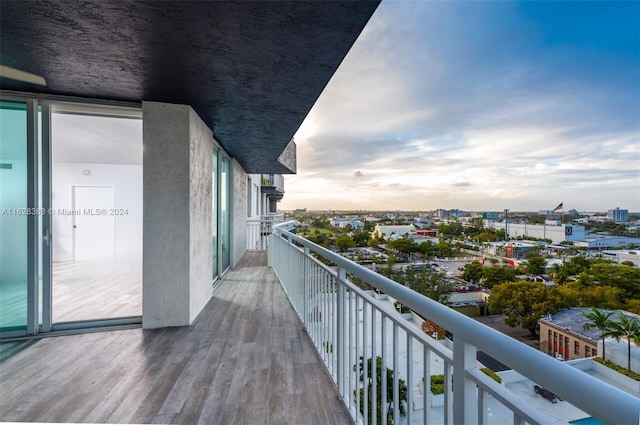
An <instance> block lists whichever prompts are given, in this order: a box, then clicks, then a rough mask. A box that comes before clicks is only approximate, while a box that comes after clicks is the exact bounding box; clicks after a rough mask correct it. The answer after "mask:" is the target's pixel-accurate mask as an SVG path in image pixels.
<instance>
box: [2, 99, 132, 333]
mask: <svg viewBox="0 0 640 425" xmlns="http://www.w3.org/2000/svg"><path fill="white" fill-rule="evenodd" d="M0 95H1V98H2V100H4V101H9V102H19V103H24V104H26V108H27V140H26V143H27V188H26V189H27V208H28V209H29V210H30V211H42V212H43V213H42V214H29V215H28V216H27V251H28V252H27V268H28V270H27V306H26V308H27V323H26V328H25V329H13V330H6V331H0V340H2V341H4V340H10V339H13V338H23V337H27V338H31V337H34V336H37V334H41V333H44V334H46V333H53V334H55V333H56V332H58V331H61V332H67V331H74V330H81V329H87V328H98V327H105V326H130V325H139V324H141V323H142V315H138V316H129V317H118V318H113V319H111V318H109V319H104V318H96V319H95V320H81V321H75V322H62V323H56V324H54V323H53V311H52V308H53V298H52V296H53V279H52V270H53V264H52V244H51V238H52V236H53V235H52V215H53V214H54V213H55V212H54V211H52V206H51V205H52V204H51V200H52V187H51V184H52V172H51V168H52V167H51V165H52V155H51V140H52V131H51V114H52V110H53V106H52V105H61V104H62V105H65V106H66V107H68V109H69V111H73V112H77V113H83V112H82V111H85V112H84V113H87V114H91V115H105V116H121V117H129V118H132V117H136V118H137V117H140V119H141V118H142V105H141V104H140V103H132V102H118V101H104V100H99V99H90V100H87V99H80V98H70V97H66V96H56V95H40V94H34V93H22V92H12V91H3V90H0ZM73 112H71V113H73ZM39 113H40V115H39ZM102 186H104V185H102ZM74 249H75V246H74ZM74 254H75V253H74ZM40 285H41V286H40Z"/></svg>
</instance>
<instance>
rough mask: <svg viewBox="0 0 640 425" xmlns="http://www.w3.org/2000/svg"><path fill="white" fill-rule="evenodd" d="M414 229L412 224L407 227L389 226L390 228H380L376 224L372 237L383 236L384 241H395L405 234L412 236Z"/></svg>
mask: <svg viewBox="0 0 640 425" xmlns="http://www.w3.org/2000/svg"><path fill="white" fill-rule="evenodd" d="M415 230H416V228H415V227H414V225H413V224H407V225H391V226H384V225H383V226H381V225H379V224H376V227H375V229H374V230H373V236H376V237H380V235H382V236H384V238H385V239H389V240H391V239H397V238H399V237H402V236H403V235H406V234H409V235H411V234H413V232H415Z"/></svg>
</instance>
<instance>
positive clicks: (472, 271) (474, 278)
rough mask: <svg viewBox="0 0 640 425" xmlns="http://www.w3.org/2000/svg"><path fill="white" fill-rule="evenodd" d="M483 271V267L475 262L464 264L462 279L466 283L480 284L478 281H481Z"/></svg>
mask: <svg viewBox="0 0 640 425" xmlns="http://www.w3.org/2000/svg"><path fill="white" fill-rule="evenodd" d="M483 269H484V266H483V265H482V264H480V263H477V262H473V263H469V264H465V266H464V272H463V273H462V278H463V279H464V280H466V281H467V282H471V283H476V284H478V283H480V279H482V273H483Z"/></svg>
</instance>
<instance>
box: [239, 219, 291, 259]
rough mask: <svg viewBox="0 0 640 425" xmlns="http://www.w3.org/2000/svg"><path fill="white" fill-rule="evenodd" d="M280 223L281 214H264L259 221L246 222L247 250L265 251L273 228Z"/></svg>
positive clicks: (250, 220) (281, 220)
mask: <svg viewBox="0 0 640 425" xmlns="http://www.w3.org/2000/svg"><path fill="white" fill-rule="evenodd" d="M282 222H284V214H283V213H271V214H265V215H262V216H260V219H249V220H247V250H248V251H266V250H267V247H268V240H269V235H270V234H271V233H272V232H273V226H274V225H275V224H279V223H282Z"/></svg>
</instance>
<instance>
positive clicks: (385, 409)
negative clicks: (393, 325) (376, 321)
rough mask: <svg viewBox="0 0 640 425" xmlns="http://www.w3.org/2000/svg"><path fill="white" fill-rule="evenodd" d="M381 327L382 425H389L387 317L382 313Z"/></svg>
mask: <svg viewBox="0 0 640 425" xmlns="http://www.w3.org/2000/svg"><path fill="white" fill-rule="evenodd" d="M380 316H381V317H380V327H381V339H382V350H381V351H382V353H381V357H382V385H381V386H382V389H381V393H382V394H380V396H381V401H380V406H381V409H380V410H381V411H382V424H383V425H387V417H388V415H389V412H388V406H387V403H388V400H387V315H386V314H385V313H384V312H383V311H380Z"/></svg>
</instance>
